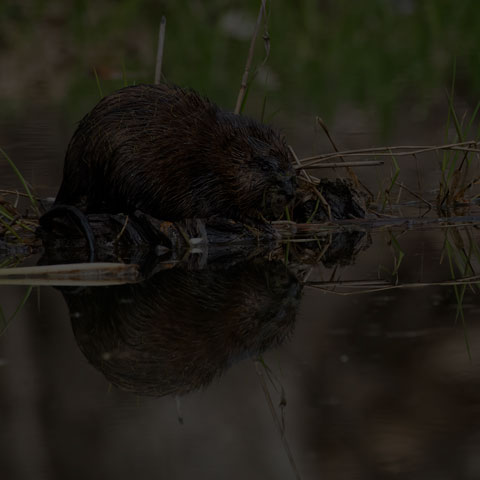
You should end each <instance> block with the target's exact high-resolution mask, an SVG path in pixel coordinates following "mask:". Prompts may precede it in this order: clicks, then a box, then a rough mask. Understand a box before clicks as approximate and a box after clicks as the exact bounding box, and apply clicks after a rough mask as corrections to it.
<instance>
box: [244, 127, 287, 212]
mask: <svg viewBox="0 0 480 480" xmlns="http://www.w3.org/2000/svg"><path fill="white" fill-rule="evenodd" d="M268 140H270V138H269V139H268ZM273 140H274V141H273V142H270V141H268V142H267V141H265V139H260V138H256V137H253V136H249V137H248V138H247V143H248V145H249V147H250V149H251V150H250V156H249V160H248V165H249V168H250V171H251V173H252V188H254V189H255V191H256V192H257V194H258V196H257V199H256V201H257V202H259V203H257V204H256V206H255V208H256V209H258V210H259V212H260V213H261V214H262V216H263V217H264V218H266V219H268V220H275V219H278V218H280V217H281V216H282V215H283V214H284V213H285V207H286V206H288V205H289V204H290V203H291V202H292V200H293V199H294V197H295V190H296V174H295V170H294V168H293V165H292V161H293V157H292V154H291V152H290V150H289V149H288V147H287V145H286V144H285V143H284V142H283V140H282V139H280V138H279V137H277V136H276V135H275V138H274V139H273Z"/></svg>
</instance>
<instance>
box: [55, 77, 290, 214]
mask: <svg viewBox="0 0 480 480" xmlns="http://www.w3.org/2000/svg"><path fill="white" fill-rule="evenodd" d="M295 179H296V175H295V171H294V168H293V166H292V155H291V153H290V151H289V149H288V147H287V145H286V143H285V140H284V139H283V137H282V136H281V135H280V134H279V133H277V132H276V131H275V130H274V129H273V128H271V127H269V126H266V125H263V124H261V123H258V122H256V121H254V120H252V119H250V118H247V117H245V116H241V115H235V114H233V113H229V112H226V111H223V110H222V109H220V108H219V107H218V106H216V105H215V104H214V103H212V102H211V101H209V100H208V99H206V98H203V97H201V96H200V95H199V94H197V93H196V92H194V91H192V90H187V89H182V88H180V87H176V86H172V85H165V84H162V85H137V86H132V87H126V88H122V89H120V90H118V91H116V92H114V93H113V94H111V95H109V96H106V97H104V98H103V99H102V100H101V101H100V102H99V103H98V104H97V105H96V106H95V107H94V108H93V110H92V111H91V112H90V113H89V114H87V115H86V116H85V117H84V118H83V120H81V122H80V123H79V125H78V128H77V130H76V132H75V133H74V135H73V137H72V139H71V141H70V144H69V146H68V150H67V153H66V158H65V165H64V172H63V181H62V185H61V187H60V190H59V192H58V195H57V198H56V201H55V204H56V205H57V206H58V205H71V206H73V207H76V208H78V209H79V210H80V211H81V212H83V213H119V212H122V213H126V214H129V213H133V212H134V211H136V210H140V211H143V212H144V213H148V214H150V215H152V216H154V217H156V218H159V219H162V220H173V221H174V220H179V219H182V218H194V217H197V218H208V217H211V216H222V217H225V218H232V219H237V220H241V221H246V220H247V221H248V220H250V219H253V220H254V221H258V220H260V221H261V220H262V219H264V220H273V219H278V218H279V217H280V216H281V215H282V214H283V212H284V209H285V206H286V205H287V204H288V203H289V202H290V201H291V200H292V199H293V197H294V195H295V185H296V182H295Z"/></svg>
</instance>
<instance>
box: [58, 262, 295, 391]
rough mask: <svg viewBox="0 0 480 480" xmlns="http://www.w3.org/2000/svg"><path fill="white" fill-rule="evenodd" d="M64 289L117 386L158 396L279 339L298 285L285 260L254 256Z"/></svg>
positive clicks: (203, 381)
mask: <svg viewBox="0 0 480 480" xmlns="http://www.w3.org/2000/svg"><path fill="white" fill-rule="evenodd" d="M63 294H64V296H65V299H66V301H67V303H68V306H69V309H70V314H71V321H72V326H73V331H74V334H75V337H76V340H77V343H78V345H79V347H80V349H81V350H82V352H83V353H84V355H85V356H86V357H87V358H88V360H89V361H90V362H91V363H92V364H93V365H94V366H95V367H96V368H97V369H99V370H100V371H101V372H102V373H103V374H104V375H105V377H106V378H107V379H108V380H109V381H110V382H111V383H112V384H114V385H116V386H118V387H120V388H121V389H124V390H128V391H131V392H135V393H138V394H145V395H157V396H160V395H166V394H183V393H186V392H189V391H191V390H194V389H198V388H200V387H203V386H206V385H208V384H209V383H210V382H211V381H212V380H213V379H214V378H215V377H216V376H218V375H220V374H221V373H222V372H223V371H225V369H227V368H228V367H229V366H230V365H231V364H232V363H234V362H236V361H238V360H240V359H243V358H246V357H250V356H255V355H258V354H260V353H262V352H264V351H265V350H266V349H268V348H270V347H273V346H276V345H279V344H280V343H282V342H283V341H284V340H285V339H286V338H288V337H289V335H290V334H291V333H292V331H293V328H294V323H295V314H296V308H297V305H298V303H299V299H300V294H301V287H300V285H299V283H298V282H297V280H296V278H295V277H294V276H293V275H292V274H291V273H290V272H288V270H287V269H286V268H285V265H283V264H282V263H279V262H278V263H277V262H267V261H256V262H250V263H243V264H239V265H238V264H237V265H235V266H233V267H231V268H228V269H226V270H223V269H215V270H212V269H208V270H200V271H193V272H192V271H187V270H183V269H173V270H168V271H164V272H160V273H158V274H156V275H155V276H153V277H152V278H150V279H149V280H148V281H146V282H144V283H141V284H136V285H123V286H120V287H104V288H88V289H85V290H83V291H82V292H81V293H79V292H77V293H74V292H70V291H64V292H63Z"/></svg>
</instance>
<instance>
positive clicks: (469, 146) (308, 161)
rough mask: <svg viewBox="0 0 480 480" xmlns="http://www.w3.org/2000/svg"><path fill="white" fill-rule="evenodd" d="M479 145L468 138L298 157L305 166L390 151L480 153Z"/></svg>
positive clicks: (399, 153)
mask: <svg viewBox="0 0 480 480" xmlns="http://www.w3.org/2000/svg"><path fill="white" fill-rule="evenodd" d="M479 145H480V142H476V141H474V140H470V141H466V142H458V143H449V144H444V145H397V146H392V147H372V148H361V149H355V150H344V151H339V152H334V153H324V154H322V155H314V156H312V157H305V158H302V159H300V163H301V164H302V166H303V167H306V166H310V165H312V164H315V163H318V162H325V161H327V160H330V159H334V158H342V157H370V156H372V155H375V156H376V157H379V156H385V157H391V155H392V152H394V153H395V157H404V156H408V155H418V154H421V153H427V152H435V151H441V150H454V151H463V152H476V153H480V149H478V148H474V147H477V146H479Z"/></svg>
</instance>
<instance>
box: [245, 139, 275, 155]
mask: <svg viewBox="0 0 480 480" xmlns="http://www.w3.org/2000/svg"><path fill="white" fill-rule="evenodd" d="M247 143H248V144H249V145H250V146H251V147H252V148H253V149H254V150H255V154H256V155H258V156H266V155H269V154H270V151H271V150H272V147H271V145H270V144H268V143H267V142H264V141H263V140H260V139H259V138H256V137H247Z"/></svg>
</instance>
